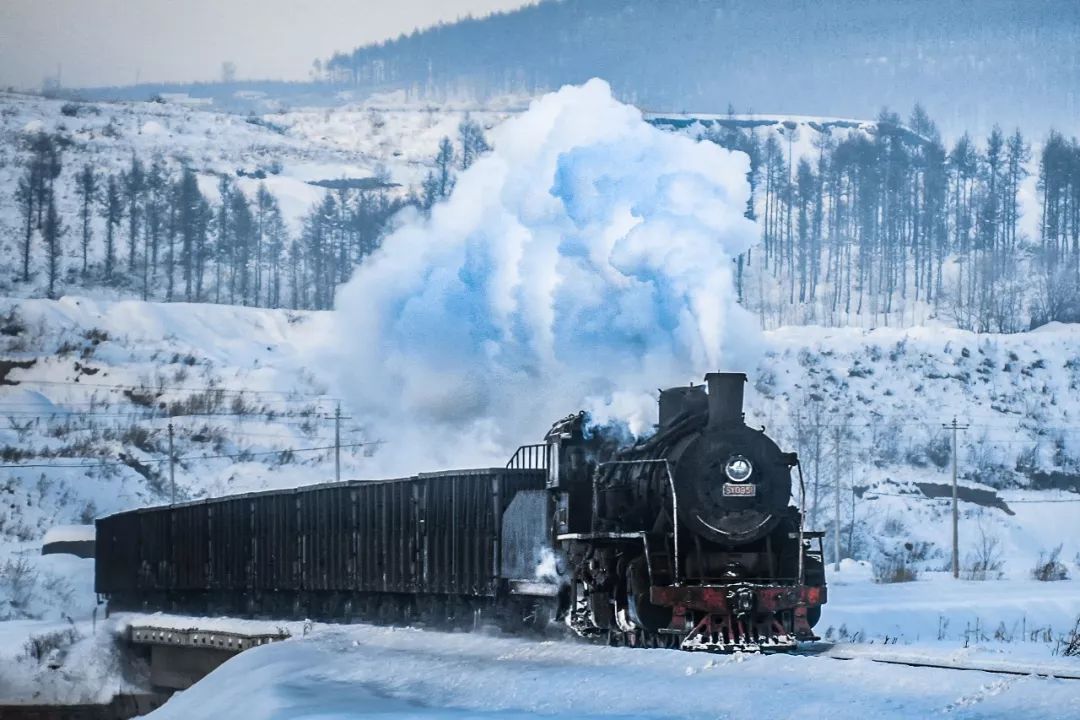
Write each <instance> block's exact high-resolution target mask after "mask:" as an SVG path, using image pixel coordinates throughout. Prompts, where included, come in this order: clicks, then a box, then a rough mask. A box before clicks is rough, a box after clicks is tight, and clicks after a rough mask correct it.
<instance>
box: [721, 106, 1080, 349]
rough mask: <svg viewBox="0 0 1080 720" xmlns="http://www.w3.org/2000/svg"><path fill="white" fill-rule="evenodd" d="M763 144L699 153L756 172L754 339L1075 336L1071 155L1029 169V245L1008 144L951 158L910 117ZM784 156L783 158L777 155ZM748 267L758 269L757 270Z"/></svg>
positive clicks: (1078, 165) (890, 116)
mask: <svg viewBox="0 0 1080 720" xmlns="http://www.w3.org/2000/svg"><path fill="white" fill-rule="evenodd" d="M797 132H798V129H797V126H796V125H795V124H793V123H792V124H790V125H788V126H785V127H783V137H784V139H783V140H778V139H777V135H776V134H769V135H768V136H767V137H766V139H765V140H764V141H762V140H761V139H760V137H759V135H758V133H757V132H756V131H754V130H752V129H751V130H747V129H742V128H740V127H738V123H728V124H727V125H724V124H723V123H717V124H715V125H712V126H710V127H708V128H707V129H706V130H705V131H704V132H703V133H702V137H704V138H706V139H709V140H712V141H713V142H716V143H718V144H720V145H722V146H724V147H728V148H730V149H735V150H740V151H743V152H746V153H747V154H748V155H749V157H750V172H749V174H748V176H747V179H748V181H749V183H750V185H751V187H752V188H753V195H754V202H753V203H752V206H751V207H749V208H748V209H747V216H748V217H751V218H753V219H755V220H757V221H758V222H759V224H760V226H761V231H762V242H761V246H760V247H759V248H756V249H755V250H753V251H751V252H749V253H747V254H746V255H745V256H743V257H740V258H738V261H737V262H738V266H737V280H738V288H739V293H740V300H741V301H742V302H743V303H744V304H745V305H746V306H748V307H750V308H752V309H754V310H755V311H756V312H757V313H758V314H759V316H760V317H761V319H762V325H763V326H766V327H776V326H780V325H785V324H823V325H830V326H840V325H848V324H854V325H860V324H869V325H911V324H918V323H917V320H920V319H925V318H926V317H938V318H939V319H943V320H945V321H947V322H950V323H951V324H955V325H956V326H957V327H959V328H962V329H966V330H975V331H978V332H1017V331H1020V330H1024V329H1027V328H1029V327H1034V326H1038V325H1042V324H1044V323H1047V322H1051V321H1060V322H1080V143H1078V142H1077V140H1076V138H1072V139H1066V138H1065V137H1064V136H1063V135H1061V134H1060V133H1058V132H1055V131H1051V133H1050V134H1049V135H1048V136H1047V137H1046V138H1045V140H1044V142H1043V143H1042V145H1041V150H1040V151H1039V155H1038V158H1036V159H1037V163H1036V165H1035V167H1037V178H1036V188H1037V191H1038V194H1039V201H1040V202H1039V225H1038V234H1037V236H1036V237H1026V236H1025V235H1024V234H1023V233H1022V232H1020V230H1019V227H1020V220H1021V213H1022V207H1021V202H1020V197H1019V196H1020V191H1021V186H1022V185H1023V184H1024V182H1025V180H1026V179H1027V178H1028V174H1029V172H1030V170H1029V167H1031V161H1032V150H1031V146H1030V144H1029V142H1028V140H1027V139H1026V138H1025V137H1024V135H1023V134H1022V133H1021V132H1020V130H1014V131H1012V132H1011V133H1005V132H1003V131H1002V130H1001V128H999V127H998V126H996V125H995V126H994V127H993V129H992V130H991V131H990V133H989V134H988V135H987V136H986V137H985V138H975V137H972V136H971V135H969V134H967V133H964V134H963V135H961V136H960V137H959V138H958V139H957V140H956V141H955V142H954V143H951V144H947V143H945V142H944V141H943V140H942V138H941V134H940V132H939V131H938V128H937V126H936V124H935V123H934V121H933V120H931V119H930V117H929V116H928V115H927V113H926V112H925V110H924V109H923V108H922V107H921V106H919V105H916V106H915V108H914V110H913V111H912V113H911V116H910V118H907V119H906V120H902V119H901V118H900V116H899V115H897V114H896V113H892V112H889V111H882V113H881V114H880V115H879V117H878V119H877V123H876V124H875V126H874V132H873V133H871V134H866V133H852V134H849V135H847V136H846V137H844V138H842V139H834V138H833V137H831V136H830V134H829V133H828V132H823V133H822V134H821V135H820V136H819V137H817V138H816V139H815V141H814V145H815V148H816V151H817V152H816V157H810V158H808V157H792V154H791V144H792V142H793V140H794V139H795V135H796V134H797ZM785 140H786V142H785ZM755 264H756V267H755Z"/></svg>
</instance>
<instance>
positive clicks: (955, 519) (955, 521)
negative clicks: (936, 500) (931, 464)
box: [941, 417, 968, 578]
mask: <svg viewBox="0 0 1080 720" xmlns="http://www.w3.org/2000/svg"><path fill="white" fill-rule="evenodd" d="M941 427H943V428H945V429H946V430H952V576H953V577H954V578H958V577H960V510H959V504H958V501H957V492H956V455H957V445H956V433H957V431H959V430H967V428H968V426H967V425H960V424H959V423H957V422H956V418H955V417H953V419H952V422H951V423H945V424H943V425H942V426H941Z"/></svg>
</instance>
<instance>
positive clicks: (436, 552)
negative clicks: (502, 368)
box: [95, 468, 545, 625]
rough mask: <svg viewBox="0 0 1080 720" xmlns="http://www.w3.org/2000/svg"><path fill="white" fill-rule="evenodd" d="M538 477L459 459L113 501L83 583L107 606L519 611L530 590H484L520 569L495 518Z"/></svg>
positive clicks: (309, 611)
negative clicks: (203, 496)
mask: <svg viewBox="0 0 1080 720" xmlns="http://www.w3.org/2000/svg"><path fill="white" fill-rule="evenodd" d="M544 478H545V476H544V473H543V472H542V471H540V470H525V469H507V468H498V469H490V470H485V469H481V470H463V471H452V472H439V473H428V474H422V475H417V476H414V477H408V478H401V479H394V480H381V481H370V482H365V481H349V482H341V483H331V484H325V485H314V486H306V487H300V488H295V489H289V490H273V491H266V492H257V493H250V494H246V495H238V496H230V497H223V498H215V499H210V500H202V501H198V502H190V503H184V504H178V505H175V506H166V507H155V508H146V509H141V510H134V511H130V512H125V513H119V514H117V515H112V516H109V517H106V518H103V519H100V520H98V521H97V533H98V535H97V552H98V559H97V562H96V565H95V573H96V576H95V587H96V590H97V592H98V593H99V594H101V595H103V596H105V597H106V598H107V599H108V603H109V610H110V611H112V610H116V609H123V610H165V611H171V612H184V613H195V614H224V615H230V614H236V615H248V616H250V615H258V616H270V617H312V618H322V619H338V620H344V621H349V620H351V619H353V618H365V619H371V620H377V621H384V622H396V621H408V620H413V619H417V618H419V619H425V620H431V621H439V622H440V623H442V624H444V623H450V624H452V625H462V624H466V625H468V624H471V623H473V622H474V621H475V619H476V616H477V615H492V616H494V615H496V614H497V615H498V616H499V617H498V620H501V621H503V622H507V621H509V622H513V621H514V620H518V621H520V620H521V619H522V618H525V617H531V616H535V612H534V608H533V605H534V603H533V601H532V596H530V595H527V594H520V595H515V596H514V597H515V599H514V600H511V601H505V602H501V603H499V604H498V607H496V602H495V601H496V598H500V595H501V594H503V593H504V591H505V590H506V588H508V587H509V583H510V582H511V581H518V580H525V581H528V580H530V579H531V575H530V576H529V577H528V578H515V577H509V576H507V574H506V570H505V569H506V568H511V567H514V566H515V563H514V562H513V559H512V558H510V557H508V556H507V555H508V553H510V552H513V551H514V549H515V548H516V547H517V546H516V545H514V544H513V543H514V540H515V538H516V536H515V532H514V530H511V531H509V532H507V531H506V530H504V527H503V524H504V523H503V517H504V514H505V513H506V511H507V509H508V507H509V505H510V504H511V503H512V501H513V500H514V499H515V498H516V497H517V496H518V495H519V494H528V493H530V492H531V493H536V494H541V495H542V494H543V492H544V490H543V488H544ZM507 540H509V541H510V542H511V547H510V548H506V549H504V547H503V546H504V542H506V541H507ZM500 599H502V598H500ZM496 611H497V612H496ZM508 612H513V613H516V615H515V617H514V619H513V620H509V619H508V618H506V617H505V615H506V613H508Z"/></svg>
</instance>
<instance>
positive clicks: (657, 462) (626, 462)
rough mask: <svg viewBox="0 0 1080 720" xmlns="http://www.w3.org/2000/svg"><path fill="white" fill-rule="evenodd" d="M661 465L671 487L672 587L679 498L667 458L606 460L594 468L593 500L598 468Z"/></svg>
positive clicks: (676, 577)
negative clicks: (673, 546) (673, 552)
mask: <svg viewBox="0 0 1080 720" xmlns="http://www.w3.org/2000/svg"><path fill="white" fill-rule="evenodd" d="M661 464H662V465H663V466H664V470H665V471H666V472H667V477H668V484H669V485H670V486H671V515H672V518H671V525H672V527H673V528H674V543H675V559H674V562H673V563H672V566H671V575H672V585H678V584H679V498H678V495H676V493H675V476H674V475H672V474H671V463H670V462H668V460H667V458H658V459H642V460H608V461H607V462H602V463H600V464H599V465H597V466H596V470H597V472H596V473H594V474H593V498H594V499H595V498H596V497H597V492H596V490H597V488H596V481H597V480H598V479H599V475H600V473H599V471H600V468H602V467H605V466H607V465H661Z"/></svg>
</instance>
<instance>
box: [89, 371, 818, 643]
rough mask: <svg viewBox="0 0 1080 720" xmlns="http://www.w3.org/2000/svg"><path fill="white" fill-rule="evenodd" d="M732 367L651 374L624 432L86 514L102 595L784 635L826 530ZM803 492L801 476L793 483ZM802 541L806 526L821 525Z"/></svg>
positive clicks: (280, 609)
mask: <svg viewBox="0 0 1080 720" xmlns="http://www.w3.org/2000/svg"><path fill="white" fill-rule="evenodd" d="M745 381H746V376H745V375H743V374H741V373H711V374H709V375H707V376H706V384H705V385H704V386H700V385H699V386H693V385H691V386H686V387H676V388H669V389H666V390H663V391H661V393H660V398H659V418H658V420H659V422H658V423H657V427H656V432H655V433H653V434H652V435H651V436H650V437H648V438H646V439H642V440H639V441H637V442H633V443H627V442H621V441H619V440H618V439H614V438H613V437H611V436H609V435H608V434H605V433H604V432H602V431H599V430H598V429H597V428H594V427H591V426H590V425H589V423H588V419H587V417H586V416H585V415H584V414H583V413H579V414H577V415H571V416H569V417H567V418H565V419H563V420H561V421H559V422H557V423H555V424H554V425H553V426H552V428H551V430H550V431H549V432H548V433H547V436H546V437H545V440H544V442H543V443H539V444H536V445H527V446H522V447H521V448H519V449H518V451H517V453H515V455H514V456H513V458H511V460H510V462H509V463H507V465H506V467H499V468H481V469H472V470H451V471H444V472H436V473H422V474H419V475H414V476H411V477H405V478H396V479H390V480H364V481H361V480H350V481H346V482H340V483H327V484H323V485H313V486H306V487H298V488H291V489H284V490H271V491H266V492H257V493H248V494H245V495H234V496H227V497H220V498H210V499H205V500H197V501H193V502H187V503H181V504H177V505H169V506H162V507H156V508H143V509H138V510H132V511H128V512H123V513H118V514H115V515H112V516H109V517H105V518H101V519H99V520H98V521H97V536H96V537H97V539H96V567H95V588H96V590H97V592H98V593H99V596H100V597H101V599H102V600H104V601H107V602H108V606H109V609H110V610H112V609H125V610H147V611H167V612H169V611H173V612H183V613H194V614H203V613H208V614H215V615H220V614H226V615H238V616H248V617H250V616H256V617H270V618H284V617H298V618H305V617H306V618H312V619H322V620H329V621H338V622H350V621H353V620H365V621H373V622H382V623H399V622H406V623H415V622H420V623H423V624H425V625H428V626H438V627H447V626H450V627H458V628H468V627H475V626H476V625H477V624H488V623H494V624H498V625H500V626H502V627H505V628H509V629H520V628H521V627H522V626H523V625H529V626H534V627H535V626H541V627H546V626H548V625H549V624H550V623H551V621H553V620H559V621H562V622H563V623H565V625H567V626H569V627H570V628H572V629H573V631H575V632H576V633H577V634H579V635H581V636H584V637H588V638H592V639H596V640H600V641H604V642H609V643H612V644H626V645H634V646H646V647H672V648H675V647H678V648H683V649H687V650H712V651H732V650H736V649H742V650H782V649H786V648H791V647H793V646H794V645H795V644H796V643H797V642H798V641H800V640H809V639H812V638H814V634H813V626H814V624H815V623H816V622H817V619H818V617H819V615H820V612H821V605H822V604H823V603H824V602H825V599H826V590H825V577H824V566H823V562H822V554H821V545H820V541H821V533H812V532H808V531H806V530H805V529H804V528H803V524H802V520H803V518H802V514H801V513H800V511H799V510H798V509H797V508H795V507H792V506H791V497H792V469H793V468H797V467H798V459H797V458H796V456H795V455H794V454H793V453H785V452H782V451H781V450H780V448H779V447H777V445H776V443H775V442H773V441H772V440H771V439H770V438H769V437H768V436H767V435H766V434H765V433H764V431H763V430H756V429H753V428H751V427H748V426H747V425H746V423H745V422H744V420H743V412H742V400H743V384H744V383H745ZM800 497H801V495H800ZM815 541H816V543H815Z"/></svg>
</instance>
